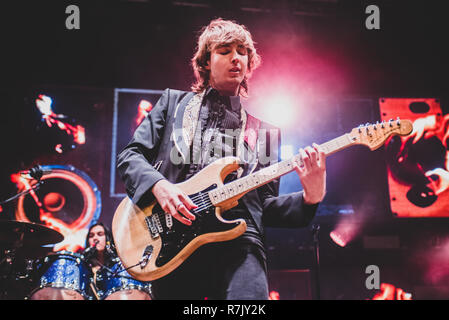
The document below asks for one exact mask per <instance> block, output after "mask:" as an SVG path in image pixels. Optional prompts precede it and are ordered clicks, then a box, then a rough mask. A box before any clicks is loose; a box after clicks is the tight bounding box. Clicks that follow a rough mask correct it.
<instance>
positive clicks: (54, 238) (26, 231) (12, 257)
mask: <svg viewBox="0 0 449 320" xmlns="http://www.w3.org/2000/svg"><path fill="white" fill-rule="evenodd" d="M63 239H64V237H63V235H62V234H61V233H59V232H58V231H56V230H53V229H51V228H48V227H46V226H44V225H41V224H37V223H33V222H23V221H11V220H6V221H1V220H0V248H1V252H0V300H22V299H26V300H151V299H152V298H151V296H152V294H151V283H149V282H140V281H137V280H136V279H134V278H132V277H131V276H130V275H129V273H128V272H126V270H125V269H124V268H123V266H122V264H121V262H120V260H119V259H118V258H115V259H114V260H113V263H114V264H113V265H112V267H110V268H109V267H106V266H102V267H101V268H100V270H98V271H97V272H96V273H94V272H93V271H92V268H91V267H90V264H89V262H88V260H87V259H86V258H85V257H84V256H83V254H79V253H75V252H70V251H58V252H52V245H53V244H55V243H58V242H60V241H62V240H63Z"/></svg>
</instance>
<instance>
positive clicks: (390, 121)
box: [388, 119, 393, 127]
mask: <svg viewBox="0 0 449 320" xmlns="http://www.w3.org/2000/svg"><path fill="white" fill-rule="evenodd" d="M388 124H389V125H390V127H393V119H390V120H388Z"/></svg>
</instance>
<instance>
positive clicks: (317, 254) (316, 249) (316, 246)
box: [312, 224, 321, 300]
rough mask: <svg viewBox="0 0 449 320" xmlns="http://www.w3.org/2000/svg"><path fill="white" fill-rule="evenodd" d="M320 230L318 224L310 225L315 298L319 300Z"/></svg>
mask: <svg viewBox="0 0 449 320" xmlns="http://www.w3.org/2000/svg"><path fill="white" fill-rule="evenodd" d="M319 231H320V225H318V224H314V225H313V226H312V235H313V247H314V258H315V299H316V300H320V299H321V295H320V242H319V239H318V233H319Z"/></svg>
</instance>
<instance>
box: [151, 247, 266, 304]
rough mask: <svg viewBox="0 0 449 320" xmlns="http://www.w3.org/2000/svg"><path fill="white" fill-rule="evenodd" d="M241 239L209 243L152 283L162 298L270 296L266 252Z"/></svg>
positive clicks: (155, 297) (193, 298)
mask: <svg viewBox="0 0 449 320" xmlns="http://www.w3.org/2000/svg"><path fill="white" fill-rule="evenodd" d="M260 250H261V249H259V248H258V247H257V246H255V245H252V244H241V243H239V242H238V241H235V240H234V241H229V242H222V243H212V244H206V245H205V246H203V247H200V248H199V249H197V250H196V251H195V252H194V253H193V254H192V255H191V256H190V257H189V258H188V259H187V260H186V261H185V262H184V263H183V264H182V265H181V266H179V267H178V268H177V269H175V270H174V271H172V272H171V273H170V274H168V275H166V276H165V277H163V278H161V279H158V280H155V281H153V283H152V290H153V298H154V299H161V300H204V299H208V300H267V299H268V280H267V271H266V263H265V258H264V255H263V254H262V253H261V251H260Z"/></svg>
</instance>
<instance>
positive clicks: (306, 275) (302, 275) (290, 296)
mask: <svg viewBox="0 0 449 320" xmlns="http://www.w3.org/2000/svg"><path fill="white" fill-rule="evenodd" d="M268 289H269V292H270V298H271V299H273V300H312V291H311V275H310V270H307V269H306V270H299V269H294V270H268Z"/></svg>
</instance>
